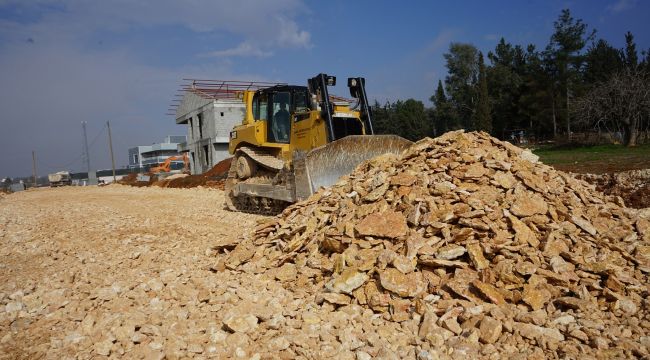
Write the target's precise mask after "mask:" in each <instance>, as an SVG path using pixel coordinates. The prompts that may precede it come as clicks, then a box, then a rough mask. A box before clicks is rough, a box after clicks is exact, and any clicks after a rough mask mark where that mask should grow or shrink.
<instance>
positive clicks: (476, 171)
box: [464, 162, 488, 179]
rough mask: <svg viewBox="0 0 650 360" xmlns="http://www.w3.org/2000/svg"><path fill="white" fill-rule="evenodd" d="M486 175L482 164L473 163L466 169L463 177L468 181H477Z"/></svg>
mask: <svg viewBox="0 0 650 360" xmlns="http://www.w3.org/2000/svg"><path fill="white" fill-rule="evenodd" d="M487 173H488V170H487V169H486V168H485V167H484V166H483V164H481V163H480V162H475V163H472V164H471V165H469V166H468V167H467V170H466V171H465V174H464V176H465V178H468V179H477V178H480V177H482V176H483V175H486V174H487Z"/></svg>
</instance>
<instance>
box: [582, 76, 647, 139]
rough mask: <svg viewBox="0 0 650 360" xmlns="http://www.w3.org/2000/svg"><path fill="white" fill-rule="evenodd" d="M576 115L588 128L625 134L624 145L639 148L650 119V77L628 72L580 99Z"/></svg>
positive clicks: (613, 77)
mask: <svg viewBox="0 0 650 360" xmlns="http://www.w3.org/2000/svg"><path fill="white" fill-rule="evenodd" d="M573 111H574V114H575V115H576V116H578V118H579V119H580V120H582V121H583V122H584V123H585V124H589V125H592V126H594V127H601V126H605V127H608V128H614V129H616V130H619V131H622V133H623V143H624V144H625V145H626V146H635V145H636V140H637V136H638V130H639V128H640V127H641V126H642V124H643V121H644V120H646V119H648V117H650V76H648V74H647V73H645V72H642V71H639V70H638V69H629V68H626V69H625V70H623V71H621V72H619V73H618V74H615V75H614V76H612V77H611V78H610V79H609V80H607V81H606V82H604V83H602V84H601V85H599V86H597V87H595V88H594V89H592V90H591V91H590V92H589V93H587V94H586V95H585V96H583V97H581V98H580V99H578V100H577V101H576V103H575V105H574V110H573Z"/></svg>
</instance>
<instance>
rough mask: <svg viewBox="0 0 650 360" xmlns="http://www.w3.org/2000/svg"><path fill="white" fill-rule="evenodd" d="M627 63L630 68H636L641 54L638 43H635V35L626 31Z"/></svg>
mask: <svg viewBox="0 0 650 360" xmlns="http://www.w3.org/2000/svg"><path fill="white" fill-rule="evenodd" d="M624 54H625V55H624V57H625V65H626V66H627V67H628V68H630V69H636V67H637V65H639V56H638V54H637V52H636V43H634V35H632V33H631V32H629V31H628V32H627V33H625V52H624Z"/></svg>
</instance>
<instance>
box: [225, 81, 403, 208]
mask: <svg viewBox="0 0 650 360" xmlns="http://www.w3.org/2000/svg"><path fill="white" fill-rule="evenodd" d="M335 85H336V77H334V76H329V75H327V74H322V73H321V74H318V75H317V76H315V77H313V78H311V79H309V80H308V82H307V86H296V85H276V86H272V87H268V88H264V89H257V90H246V91H244V92H243V93H242V94H241V97H242V100H243V101H244V103H245V104H246V107H245V109H246V110H245V116H244V119H243V121H242V123H241V125H237V126H235V127H234V128H233V130H232V131H231V133H230V142H229V152H230V153H231V154H232V155H233V161H232V165H231V167H230V170H229V172H228V178H227V180H226V184H225V191H226V205H227V207H228V208H229V209H231V210H234V211H243V212H250V213H257V214H277V213H278V212H280V211H282V210H283V209H284V208H285V207H286V206H288V205H289V204H291V203H294V202H296V201H300V200H303V199H306V198H307V197H309V196H310V195H311V194H313V193H314V192H315V191H317V190H318V189H319V188H320V187H321V186H330V185H332V184H334V183H335V182H336V181H337V180H338V179H339V178H340V177H341V176H343V175H346V174H349V173H351V172H352V170H354V168H355V167H356V166H357V165H359V164H360V163H361V162H363V161H365V160H368V159H371V158H373V157H376V156H379V155H382V154H386V153H394V154H399V153H401V152H402V150H404V149H405V148H407V147H408V146H410V145H411V144H412V143H411V142H410V141H408V140H406V139H403V138H401V137H399V136H395V135H374V129H373V123H372V113H371V109H370V107H369V105H368V98H367V96H366V90H365V79H364V78H362V77H355V78H349V79H348V84H347V85H348V87H349V90H350V95H351V96H352V97H353V98H354V99H353V100H345V99H342V98H338V97H334V96H330V95H329V91H328V86H335Z"/></svg>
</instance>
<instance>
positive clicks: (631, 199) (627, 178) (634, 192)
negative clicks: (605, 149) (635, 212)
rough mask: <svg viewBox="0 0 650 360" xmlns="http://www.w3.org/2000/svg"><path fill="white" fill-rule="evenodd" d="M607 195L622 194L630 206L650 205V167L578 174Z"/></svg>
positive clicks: (646, 206)
mask: <svg viewBox="0 0 650 360" xmlns="http://www.w3.org/2000/svg"><path fill="white" fill-rule="evenodd" d="M576 177H577V178H579V179H583V180H586V181H587V182H589V183H590V184H594V185H596V190H598V191H601V192H603V193H604V194H606V195H614V196H620V197H621V199H622V200H623V202H625V205H626V206H628V207H632V208H636V209H643V208H648V207H650V169H645V170H631V171H623V172H617V173H608V174H576Z"/></svg>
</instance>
